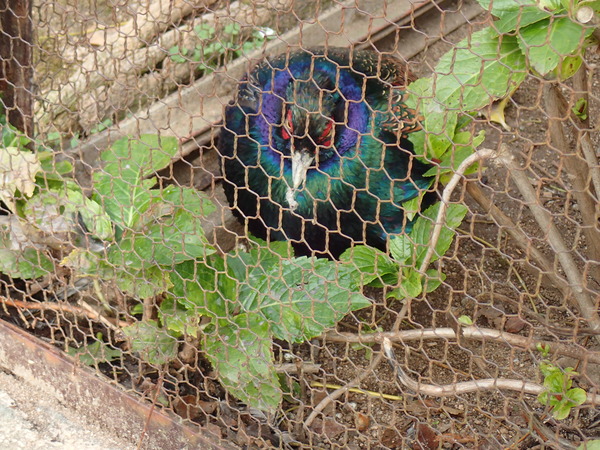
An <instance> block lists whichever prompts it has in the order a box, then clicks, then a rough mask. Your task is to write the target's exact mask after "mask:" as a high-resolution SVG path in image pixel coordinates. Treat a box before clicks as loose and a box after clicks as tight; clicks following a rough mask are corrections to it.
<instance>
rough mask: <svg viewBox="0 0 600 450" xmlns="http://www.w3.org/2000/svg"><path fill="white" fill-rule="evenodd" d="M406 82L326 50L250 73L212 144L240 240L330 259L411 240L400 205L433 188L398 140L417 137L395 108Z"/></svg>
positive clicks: (398, 72)
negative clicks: (275, 243)
mask: <svg viewBox="0 0 600 450" xmlns="http://www.w3.org/2000/svg"><path fill="white" fill-rule="evenodd" d="M408 77H409V75H408V73H407V72H406V68H405V66H404V65H403V64H401V63H400V62H399V61H397V60H396V59H393V58H391V57H386V58H380V57H379V55H378V54H376V53H372V52H367V51H354V52H353V53H350V51H349V50H347V49H331V48H330V49H327V50H325V49H312V50H310V51H297V52H293V53H290V54H289V55H288V54H283V55H279V56H277V57H274V58H269V59H266V60H265V61H263V62H262V63H260V64H259V65H258V66H257V67H256V68H254V70H252V71H251V73H249V74H248V75H247V76H246V77H245V78H244V79H243V80H242V81H241V82H240V85H239V88H238V92H237V95H236V98H235V99H234V101H233V102H232V103H231V104H230V105H229V106H227V107H226V110H225V120H224V124H223V130H222V132H221V135H220V139H219V145H218V148H219V152H220V153H221V155H222V158H223V165H222V170H223V175H224V187H225V193H226V195H227V198H228V201H229V202H230V204H231V206H232V208H233V211H234V213H235V214H236V216H237V217H238V218H239V219H240V220H241V221H243V222H244V223H247V225H248V229H249V230H250V232H252V233H253V234H254V235H256V236H258V237H260V238H263V239H271V240H290V241H292V243H293V244H294V246H295V248H296V251H297V253H300V254H319V255H326V256H330V257H334V258H335V257H338V256H339V254H340V253H341V252H342V251H344V250H345V249H346V248H348V247H349V246H350V245H353V244H357V243H361V244H365V243H366V244H369V245H371V246H374V247H377V248H380V249H383V250H385V249H386V247H387V240H388V236H389V235H390V234H399V233H402V232H403V231H409V230H410V227H411V222H409V221H407V220H406V219H405V214H404V210H403V208H402V204H403V203H404V202H406V201H407V200H411V199H413V198H415V197H416V196H417V195H419V193H421V192H423V191H425V190H427V189H429V187H430V184H431V181H432V180H431V179H430V178H427V177H424V176H423V174H424V173H425V172H426V171H427V170H428V169H429V167H430V166H429V165H427V164H423V163H421V162H419V161H418V160H417V159H416V158H415V157H414V154H413V148H412V144H411V143H410V142H409V141H408V139H407V138H406V134H407V133H408V132H410V131H412V130H414V129H416V127H417V126H416V125H415V121H414V117H412V111H410V110H409V109H408V108H406V106H405V105H404V104H403V103H402V95H403V93H404V92H403V88H404V86H405V85H406V83H407V79H408ZM299 154H303V155H304V157H303V158H304V159H302V158H300V157H298V160H294V158H293V156H294V155H299ZM300 160H302V161H305V162H306V167H305V168H304V171H297V173H296V175H294V174H293V172H292V166H293V164H296V165H297V162H298V161H300ZM298 180H301V182H300V181H298ZM434 197H435V194H434V193H432V192H427V193H426V195H425V203H430V202H431V201H432V199H433V198H434Z"/></svg>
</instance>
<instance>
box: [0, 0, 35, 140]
mask: <svg viewBox="0 0 600 450" xmlns="http://www.w3.org/2000/svg"><path fill="white" fill-rule="evenodd" d="M31 7H32V1H31V0H0V89H1V90H2V92H3V96H2V102H3V103H4V107H5V108H6V115H7V119H8V122H9V123H10V124H11V125H13V126H14V127H16V128H17V129H18V130H20V131H22V132H23V133H25V134H26V135H27V136H29V137H31V136H32V135H33V91H32V88H33V64H32V49H33V45H32V40H33V26H32V19H31Z"/></svg>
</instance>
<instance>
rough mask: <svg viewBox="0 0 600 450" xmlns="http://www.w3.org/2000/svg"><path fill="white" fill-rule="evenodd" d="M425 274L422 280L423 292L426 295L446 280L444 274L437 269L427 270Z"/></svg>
mask: <svg viewBox="0 0 600 450" xmlns="http://www.w3.org/2000/svg"><path fill="white" fill-rule="evenodd" d="M426 274H427V276H426V277H425V278H424V279H423V291H425V293H427V294H429V293H430V292H433V291H435V290H436V289H437V288H438V287H440V285H441V284H442V282H443V281H444V280H445V279H446V274H444V273H442V272H439V271H438V270H437V269H429V270H428V271H427V272H426Z"/></svg>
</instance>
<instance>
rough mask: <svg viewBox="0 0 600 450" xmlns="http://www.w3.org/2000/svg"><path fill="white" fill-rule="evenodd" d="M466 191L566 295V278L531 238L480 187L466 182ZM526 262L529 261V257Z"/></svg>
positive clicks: (567, 294) (537, 268) (539, 269)
mask: <svg viewBox="0 0 600 450" xmlns="http://www.w3.org/2000/svg"><path fill="white" fill-rule="evenodd" d="M467 192H468V193H469V195H471V197H472V198H473V200H475V201H476V202H477V203H478V204H479V206H481V207H482V208H483V209H484V211H485V212H487V213H488V214H489V215H490V216H491V217H492V218H493V219H494V221H495V222H496V223H497V224H498V226H499V227H501V228H502V229H503V230H504V231H506V232H507V233H508V234H509V235H510V237H512V238H513V239H514V241H515V243H516V244H517V245H518V246H519V247H521V248H522V249H523V251H524V252H525V253H526V254H527V255H528V256H529V257H530V259H531V260H533V263H534V264H535V265H534V266H533V268H535V270H537V271H541V272H542V275H543V276H545V277H546V278H547V279H548V280H549V281H550V282H551V283H552V285H553V286H554V287H556V288H557V289H560V291H561V292H562V294H563V296H564V297H568V296H569V295H570V290H569V285H568V284H567V282H566V280H564V279H563V278H561V277H560V276H559V275H558V274H557V273H556V269H555V268H554V266H553V264H552V263H551V262H550V260H548V258H547V257H546V256H545V255H544V254H543V253H542V252H541V251H539V250H538V249H537V248H535V247H534V246H533V245H532V244H531V240H530V239H529V238H528V237H527V235H526V234H525V233H524V232H523V231H522V230H521V229H520V228H519V227H517V225H516V224H515V223H514V222H513V221H512V219H511V218H510V217H508V216H507V215H506V214H504V213H503V212H502V210H501V209H500V208H498V207H497V206H496V205H494V204H493V203H492V201H491V200H490V199H489V198H488V197H487V196H486V195H485V193H484V192H483V191H482V190H481V188H480V187H479V186H477V185H476V184H474V183H468V184H467ZM527 262H529V258H528V260H527ZM536 266H537V267H536ZM526 267H529V266H526Z"/></svg>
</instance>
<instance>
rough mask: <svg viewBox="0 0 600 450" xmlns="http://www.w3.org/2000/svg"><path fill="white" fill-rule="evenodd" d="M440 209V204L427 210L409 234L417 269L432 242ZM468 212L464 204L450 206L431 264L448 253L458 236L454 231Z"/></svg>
mask: <svg viewBox="0 0 600 450" xmlns="http://www.w3.org/2000/svg"><path fill="white" fill-rule="evenodd" d="M439 208H440V204H439V203H437V204H435V205H433V206H430V207H429V208H427V209H426V210H425V211H424V212H423V213H422V215H421V216H419V218H418V219H417V220H416V221H415V224H414V225H413V229H412V231H411V232H410V234H409V236H410V238H411V240H412V241H413V242H414V243H415V248H416V258H415V267H420V265H421V263H422V262H423V259H424V258H425V254H426V253H427V248H428V246H429V243H430V240H431V233H432V232H433V224H434V222H435V220H436V218H437V214H438V211H439ZM467 211H468V209H467V207H466V206H465V205H462V204H451V205H449V206H448V209H447V210H446V223H445V225H444V226H443V227H442V230H441V233H440V237H439V239H438V241H437V244H436V246H435V252H434V253H433V257H432V258H431V262H434V261H436V260H438V259H439V258H440V257H441V256H442V255H444V254H445V253H446V252H447V251H448V249H449V248H450V245H451V244H452V240H453V239H454V235H455V234H456V233H455V232H454V230H455V229H456V228H457V227H458V226H459V225H460V224H461V222H462V220H463V218H464V217H465V215H466V214H467Z"/></svg>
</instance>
